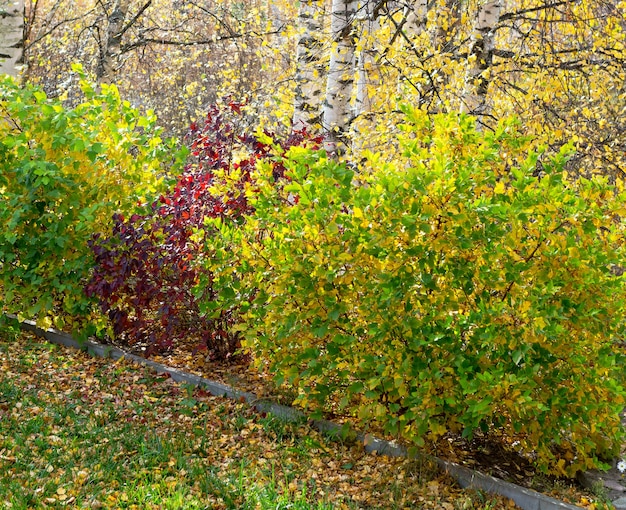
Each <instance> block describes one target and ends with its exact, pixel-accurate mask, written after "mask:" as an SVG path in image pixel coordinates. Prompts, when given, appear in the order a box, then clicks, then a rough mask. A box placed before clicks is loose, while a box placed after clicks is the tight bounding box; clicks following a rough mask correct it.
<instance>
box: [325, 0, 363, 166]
mask: <svg viewBox="0 0 626 510" xmlns="http://www.w3.org/2000/svg"><path fill="white" fill-rule="evenodd" d="M357 6H358V2H357V1H356V0H333V2H332V7H331V24H330V29H331V40H332V45H333V48H332V52H331V55H330V64H329V68H328V78H327V82H326V99H325V102H324V117H323V124H322V125H323V128H324V132H325V135H326V142H325V147H326V150H327V151H328V152H329V153H330V154H337V153H338V152H342V151H343V150H344V149H345V132H346V130H347V127H348V125H349V123H350V117H351V115H350V113H351V112H350V99H351V96H352V88H353V84H354V74H355V73H354V67H355V66H354V54H355V41H354V33H353V28H354V19H355V15H356V11H357Z"/></svg>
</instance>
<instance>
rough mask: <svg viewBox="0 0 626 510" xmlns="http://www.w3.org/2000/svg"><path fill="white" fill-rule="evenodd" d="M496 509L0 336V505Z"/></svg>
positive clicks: (277, 424) (286, 428) (165, 388)
mask: <svg viewBox="0 0 626 510" xmlns="http://www.w3.org/2000/svg"><path fill="white" fill-rule="evenodd" d="M505 504H506V502H504V500H501V499H497V498H493V497H487V498H485V496H484V495H482V494H478V493H475V492H471V491H462V490H461V489H459V488H458V487H456V486H455V484H454V483H453V482H452V481H451V480H449V479H448V478H446V477H443V476H442V475H440V474H439V473H438V472H437V470H436V469H433V468H432V466H427V465H424V464H422V463H419V462H416V461H406V460H400V459H388V458H386V457H373V456H370V455H366V454H365V453H364V452H363V448H362V446H361V445H358V444H356V445H355V444H343V443H341V442H333V441H332V440H331V438H329V437H326V436H323V435H321V434H319V433H317V432H316V431H314V430H312V429H311V428H310V427H308V426H307V425H306V424H305V423H296V424H289V423H285V422H284V421H282V420H279V419H277V418H274V417H271V416H260V415H258V414H255V413H253V412H252V411H250V410H249V409H248V408H247V407H245V406H244V405H241V404H236V403H233V402H230V401H227V400H224V399H220V398H216V397H212V396H210V395H207V394H206V393H205V392H203V391H200V390H197V389H194V388H192V387H188V386H180V385H177V384H176V383H174V382H173V381H172V380H171V379H166V378H163V377H158V376H155V375H154V374H152V373H150V372H149V371H147V370H146V369H144V368H143V367H138V366H136V365H133V364H130V363H127V362H125V361H123V360H122V361H118V362H112V361H110V360H102V359H97V358H91V357H89V356H88V355H86V354H85V353H81V352H76V351H72V350H69V349H65V348H60V347H57V346H54V345H51V344H47V343H45V342H42V341H41V340H37V339H34V338H31V337H27V336H26V335H10V334H4V333H2V331H0V507H1V508H18V509H26V508H45V507H50V508H57V507H58V508H61V507H69V508H185V509H186V508H192V509H193V508H218V509H221V508H224V509H248V508H249V509H268V510H269V509H288V508H289V509H296V510H305V509H317V510H320V509H331V508H347V509H352V508H446V509H450V510H454V509H468V508H499V507H502V505H505ZM494 505H495V506H494Z"/></svg>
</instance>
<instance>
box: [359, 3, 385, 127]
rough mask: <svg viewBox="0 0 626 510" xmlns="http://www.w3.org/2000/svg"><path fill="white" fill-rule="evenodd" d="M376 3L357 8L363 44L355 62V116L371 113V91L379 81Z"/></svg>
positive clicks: (378, 26)
mask: <svg viewBox="0 0 626 510" xmlns="http://www.w3.org/2000/svg"><path fill="white" fill-rule="evenodd" d="M377 3H378V2H377V0H366V2H365V3H364V5H362V6H361V7H360V8H359V21H361V22H362V27H363V28H362V31H361V34H360V37H359V39H360V40H361V41H363V42H362V48H361V51H360V52H359V57H358V61H357V83H356V98H355V107H354V115H355V116H359V115H363V114H367V113H369V112H371V111H372V90H374V89H375V88H376V87H377V86H378V85H379V81H380V80H379V72H378V64H377V63H376V57H377V56H378V48H377V47H376V40H375V35H376V32H377V30H378V29H379V28H380V25H379V22H378V15H377V13H376V12H374V10H375V8H376V4H377Z"/></svg>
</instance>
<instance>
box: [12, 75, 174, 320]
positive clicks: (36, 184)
mask: <svg viewBox="0 0 626 510" xmlns="http://www.w3.org/2000/svg"><path fill="white" fill-rule="evenodd" d="M82 91H83V94H84V102H82V103H81V104H79V105H78V106H76V107H75V108H72V109H68V108H65V107H64V106H63V104H62V102H61V100H60V99H51V98H48V97H46V94H45V93H44V92H43V91H42V90H40V89H38V88H36V87H32V86H25V87H23V88H22V87H19V86H18V85H17V84H16V83H15V82H14V81H12V80H11V79H10V78H4V79H2V81H0V300H1V302H2V309H1V311H2V312H4V313H14V314H17V315H18V316H19V318H20V319H24V318H36V319H37V320H38V321H39V323H40V324H41V325H44V326H51V325H55V326H57V327H61V328H62V327H65V326H67V327H69V328H74V327H76V326H77V325H78V323H75V322H74V321H73V319H75V318H77V317H86V316H88V315H89V314H90V313H91V312H92V304H91V302H90V300H88V299H87V298H86V297H85V295H84V293H83V286H84V284H85V282H86V278H87V276H88V275H89V270H90V268H91V267H92V265H93V255H92V253H91V250H90V249H89V247H88V241H89V240H90V238H91V236H92V235H93V234H94V233H96V232H104V233H106V232H108V231H109V230H110V225H111V224H112V219H111V218H112V215H113V213H114V212H122V213H128V212H129V211H132V210H133V209H134V208H135V207H136V206H137V204H138V202H145V201H146V200H147V199H148V198H150V197H151V196H152V195H153V193H154V192H155V191H156V190H157V188H159V186H160V180H161V179H160V178H159V177H157V176H158V171H159V170H161V169H162V168H163V167H164V166H165V163H166V162H170V161H171V160H172V154H173V151H172V149H173V147H172V146H171V145H170V144H169V143H165V142H164V141H162V140H161V139H160V138H159V130H158V129H157V128H156V126H155V118H154V117H153V116H151V115H148V116H142V115H140V114H139V112H138V111H137V110H136V109H134V108H132V107H131V106H130V105H129V104H128V103H127V102H124V101H122V100H121V99H120V96H119V93H118V91H117V89H116V88H115V87H114V86H103V87H102V91H101V92H96V91H95V90H94V89H93V87H92V86H91V85H90V84H89V83H87V82H86V81H84V80H83V81H82ZM161 171H162V170H161Z"/></svg>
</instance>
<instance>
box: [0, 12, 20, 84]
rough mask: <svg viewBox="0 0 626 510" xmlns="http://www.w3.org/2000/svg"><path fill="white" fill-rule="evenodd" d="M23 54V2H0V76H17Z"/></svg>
mask: <svg viewBox="0 0 626 510" xmlns="http://www.w3.org/2000/svg"><path fill="white" fill-rule="evenodd" d="M23 52H24V0H0V75H3V74H8V75H10V76H17V75H18V74H19V64H21V63H22V58H23Z"/></svg>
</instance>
